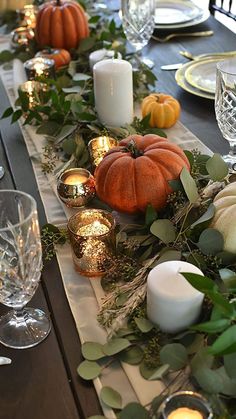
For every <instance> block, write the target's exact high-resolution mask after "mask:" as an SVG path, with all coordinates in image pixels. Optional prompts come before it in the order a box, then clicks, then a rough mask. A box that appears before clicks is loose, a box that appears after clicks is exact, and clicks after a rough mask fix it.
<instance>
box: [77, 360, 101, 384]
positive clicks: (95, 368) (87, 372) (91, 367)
mask: <svg viewBox="0 0 236 419" xmlns="http://www.w3.org/2000/svg"><path fill="white" fill-rule="evenodd" d="M101 371H102V368H101V366H100V365H99V364H97V362H94V361H83V362H81V364H80V365H79V366H78V368H77V372H78V374H79V376H80V377H82V378H83V379H84V380H93V379H94V378H96V377H98V376H99V374H100V373H101Z"/></svg>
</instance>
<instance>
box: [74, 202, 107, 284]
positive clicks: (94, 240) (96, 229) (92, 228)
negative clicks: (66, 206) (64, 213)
mask: <svg viewBox="0 0 236 419" xmlns="http://www.w3.org/2000/svg"><path fill="white" fill-rule="evenodd" d="M114 228H115V220H114V218H113V217H112V215H111V214H110V213H109V212H107V211H103V210H95V209H86V210H79V211H78V212H77V213H76V214H75V215H73V216H72V217H71V218H70V219H69V222H68V231H69V237H70V242H71V246H72V253H73V260H74V263H75V268H76V270H77V271H78V272H80V273H81V274H83V275H85V276H101V275H102V274H104V272H105V263H106V261H107V260H110V259H111V258H112V257H113V256H114V254H115V233H114Z"/></svg>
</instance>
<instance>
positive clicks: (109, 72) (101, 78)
mask: <svg viewBox="0 0 236 419" xmlns="http://www.w3.org/2000/svg"><path fill="white" fill-rule="evenodd" d="M93 75H94V97H95V108H96V110H97V113H98V117H99V119H100V121H101V122H102V123H103V124H104V125H107V126H113V127H120V126H123V125H125V124H130V123H131V122H132V121H133V80H132V76H133V73H132V66H131V64H130V63H129V62H128V61H125V60H118V59H113V60H104V61H99V62H98V63H97V64H95V65H94V67H93Z"/></svg>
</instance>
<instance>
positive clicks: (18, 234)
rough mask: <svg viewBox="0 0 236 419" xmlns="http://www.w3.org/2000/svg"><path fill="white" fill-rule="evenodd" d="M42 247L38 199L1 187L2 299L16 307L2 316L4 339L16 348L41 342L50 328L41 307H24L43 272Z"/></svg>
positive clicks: (0, 326)
mask: <svg viewBox="0 0 236 419" xmlns="http://www.w3.org/2000/svg"><path fill="white" fill-rule="evenodd" d="M41 268H42V249H41V240H40V231H39V225H38V216H37V208H36V202H35V200H34V199H33V198H32V197H31V196H30V195H27V194H25V193H23V192H20V191H14V190H1V191H0V302H1V303H2V304H4V305H5V306H7V307H11V308H13V311H11V312H9V313H7V314H6V315H4V316H2V317H1V318H0V342H1V343H2V344H3V345H5V346H9V347H12V348H28V347H31V346H35V345H37V344H38V343H39V342H41V341H42V340H43V339H45V337H46V336H47V335H48V333H49V332H50V328H51V325H50V321H49V319H48V317H47V316H46V315H45V313H44V312H43V311H41V310H39V309H33V308H24V307H25V305H26V304H27V303H28V302H29V301H30V300H31V298H32V297H33V295H34V293H35V291H36V289H37V287H38V284H39V281H40V276H41Z"/></svg>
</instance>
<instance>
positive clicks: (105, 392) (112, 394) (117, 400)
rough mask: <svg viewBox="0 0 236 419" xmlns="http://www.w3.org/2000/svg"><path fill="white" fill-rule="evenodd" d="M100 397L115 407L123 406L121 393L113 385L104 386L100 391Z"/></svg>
mask: <svg viewBox="0 0 236 419" xmlns="http://www.w3.org/2000/svg"><path fill="white" fill-rule="evenodd" d="M100 398H101V400H102V401H103V403H105V404H106V405H107V406H109V407H112V408H113V409H121V407H122V398H121V395H120V394H119V393H118V392H117V391H115V390H113V389H112V388H111V387H103V388H102V390H101V393H100Z"/></svg>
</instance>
